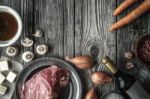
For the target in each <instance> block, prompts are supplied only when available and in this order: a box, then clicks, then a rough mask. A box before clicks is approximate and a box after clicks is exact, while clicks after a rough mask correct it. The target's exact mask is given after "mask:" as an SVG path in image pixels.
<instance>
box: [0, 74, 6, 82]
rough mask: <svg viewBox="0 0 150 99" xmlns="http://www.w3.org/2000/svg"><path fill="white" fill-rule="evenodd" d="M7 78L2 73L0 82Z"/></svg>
mask: <svg viewBox="0 0 150 99" xmlns="http://www.w3.org/2000/svg"><path fill="white" fill-rule="evenodd" d="M4 80H5V76H4V75H3V74H1V73H0V84H1V83H3V82H4Z"/></svg>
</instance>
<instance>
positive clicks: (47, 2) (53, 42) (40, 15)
mask: <svg viewBox="0 0 150 99" xmlns="http://www.w3.org/2000/svg"><path fill="white" fill-rule="evenodd" d="M63 13H64V12H63V1H62V0H44V1H41V0H35V10H34V16H35V17H34V18H35V19H34V31H36V30H37V29H38V28H40V29H42V30H43V31H44V37H43V38H35V41H36V44H35V46H34V48H36V45H38V44H43V43H45V44H47V45H48V46H49V48H50V50H49V52H48V54H47V55H46V56H56V57H62V56H63V49H64V47H63V40H64V35H63V30H64V29H63V24H64V23H63ZM37 57H43V56H37Z"/></svg>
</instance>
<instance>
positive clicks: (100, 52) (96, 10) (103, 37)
mask: <svg viewBox="0 0 150 99" xmlns="http://www.w3.org/2000/svg"><path fill="white" fill-rule="evenodd" d="M115 5H116V2H115V0H75V55H80V54H88V55H91V56H92V57H93V58H94V59H95V61H96V62H97V63H100V60H101V58H102V57H104V56H105V55H108V56H110V57H111V58H112V59H114V60H115V59H116V34H115V33H109V32H108V30H107V28H108V27H109V26H110V25H111V24H112V23H113V22H114V21H115V18H113V17H112V11H113V9H114V8H115ZM94 71H105V72H108V73H109V71H108V70H107V69H106V68H105V67H104V66H103V65H102V64H100V65H99V66H95V67H94V68H92V69H90V70H86V71H85V72H84V71H82V70H79V72H80V74H81V75H82V78H84V79H83V81H84V84H83V85H85V89H86V90H87V89H88V88H89V87H91V85H92V83H91V80H90V76H89V75H90V74H91V73H92V72H94ZM113 89H114V84H113V83H111V84H107V85H102V86H98V88H97V93H98V94H99V95H100V94H104V93H107V92H110V91H111V90H113Z"/></svg>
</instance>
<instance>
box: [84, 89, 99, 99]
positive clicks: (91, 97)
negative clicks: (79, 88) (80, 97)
mask: <svg viewBox="0 0 150 99" xmlns="http://www.w3.org/2000/svg"><path fill="white" fill-rule="evenodd" d="M85 99H97V95H96V92H95V89H94V88H91V89H90V90H89V91H88V92H87V94H86V96H85Z"/></svg>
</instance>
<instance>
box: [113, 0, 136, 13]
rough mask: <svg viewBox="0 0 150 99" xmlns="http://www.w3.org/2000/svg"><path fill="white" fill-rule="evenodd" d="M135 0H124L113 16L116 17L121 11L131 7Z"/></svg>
mask: <svg viewBox="0 0 150 99" xmlns="http://www.w3.org/2000/svg"><path fill="white" fill-rule="evenodd" d="M136 1H137V0H125V1H124V2H123V3H122V4H121V5H120V6H119V7H118V8H117V9H116V10H115V11H114V13H113V15H114V16H117V15H118V14H120V13H121V12H122V11H124V10H125V9H126V8H127V7H129V6H130V5H132V4H133V3H134V2H136Z"/></svg>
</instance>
